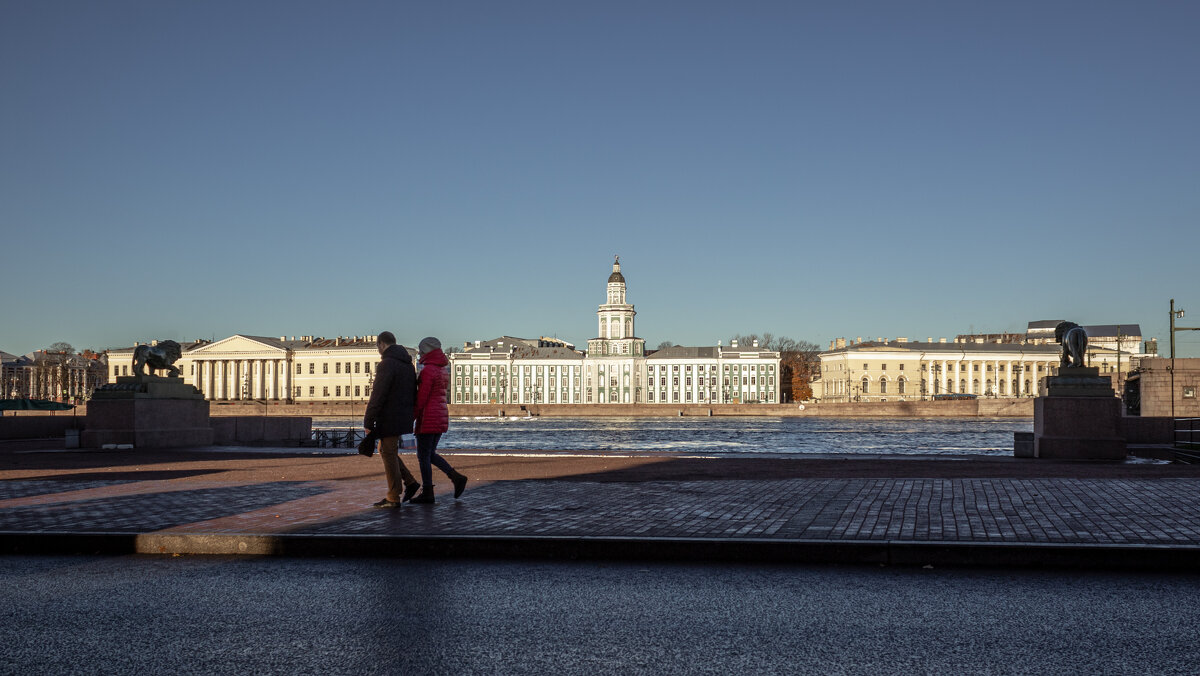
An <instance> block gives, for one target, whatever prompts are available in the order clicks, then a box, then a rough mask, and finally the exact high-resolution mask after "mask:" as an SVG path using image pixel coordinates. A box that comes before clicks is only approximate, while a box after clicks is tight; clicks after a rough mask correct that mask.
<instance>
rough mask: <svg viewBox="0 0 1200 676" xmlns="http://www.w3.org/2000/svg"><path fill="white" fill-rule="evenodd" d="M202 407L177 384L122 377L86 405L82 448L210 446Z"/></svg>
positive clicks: (199, 397) (193, 392) (196, 394)
mask: <svg viewBox="0 0 1200 676" xmlns="http://www.w3.org/2000/svg"><path fill="white" fill-rule="evenodd" d="M212 443H213V430H212V426H211V424H210V423H209V419H208V402H207V401H205V399H204V395H203V394H201V393H200V391H199V390H197V389H196V388H194V387H192V386H191V385H188V384H186V383H184V382H183V378H178V377H175V378H172V377H157V376H123V377H120V378H117V382H116V383H110V384H108V385H104V386H103V387H101V388H99V389H97V390H96V392H95V393H94V394H93V395H92V398H91V400H89V401H88V409H87V425H86V427H85V428H84V431H83V446H84V447H87V448H101V447H104V446H108V445H119V446H120V445H132V446H133V447H135V448H173V447H185V446H211V445H212Z"/></svg>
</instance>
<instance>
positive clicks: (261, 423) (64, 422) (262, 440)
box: [0, 414, 312, 446]
mask: <svg viewBox="0 0 1200 676" xmlns="http://www.w3.org/2000/svg"><path fill="white" fill-rule="evenodd" d="M210 420H211V422H212V428H213V443H215V444H216V445H218V446H234V445H264V444H270V445H275V446H298V445H300V444H301V443H306V442H308V441H309V440H311V438H312V418H311V417H308V416H275V415H272V416H261V415H248V416H220V417H212V418H211V419H210ZM86 423H87V420H86V418H84V417H83V416H76V417H74V418H73V417H71V416H64V415H61V414H60V415H56V416H48V415H24V414H22V415H16V416H14V415H11V414H9V415H6V416H3V417H0V441H12V440H31V439H56V440H58V441H60V442H61V441H62V440H63V438H64V437H65V436H66V434H67V430H83V429H86V427H87V425H86Z"/></svg>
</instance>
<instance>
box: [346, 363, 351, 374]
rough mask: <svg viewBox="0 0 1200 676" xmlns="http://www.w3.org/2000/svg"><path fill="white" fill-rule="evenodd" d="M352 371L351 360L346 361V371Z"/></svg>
mask: <svg viewBox="0 0 1200 676" xmlns="http://www.w3.org/2000/svg"><path fill="white" fill-rule="evenodd" d="M349 372H350V362H346V373H349Z"/></svg>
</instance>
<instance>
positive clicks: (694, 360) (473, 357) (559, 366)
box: [450, 259, 780, 405]
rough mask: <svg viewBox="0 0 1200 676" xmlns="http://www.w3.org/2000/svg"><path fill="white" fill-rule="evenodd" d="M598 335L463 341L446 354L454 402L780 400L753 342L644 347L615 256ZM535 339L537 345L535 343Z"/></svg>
mask: <svg viewBox="0 0 1200 676" xmlns="http://www.w3.org/2000/svg"><path fill="white" fill-rule="evenodd" d="M596 316H597V328H598V332H597V333H598V335H597V336H596V337H595V338H592V339H591V340H589V341H588V349H587V352H586V353H584V352H579V351H576V350H574V349H573V348H574V346H571V345H569V344H565V343H564V344H562V345H553V346H552V345H548V344H546V341H547V340H548V339H546V338H541V339H538V340H531V339H524V338H513V337H511V336H504V337H501V338H495V339H492V340H487V341H477V342H475V343H468V344H467V346H466V349H465V350H464V351H463V352H460V353H455V354H452V355H450V361H451V365H452V366H451V370H452V376H451V378H452V382H451V402H452V403H456V404H584V405H587V404H722V403H726V404H731V403H748V402H763V403H778V402H779V391H780V386H779V385H780V384H779V364H780V358H779V353H778V352H772V351H769V350H761V349H759V348H758V346H757V345H753V346H742V347H741V348H739V347H738V346H737V345H736V344H734V345H731V346H729V347H728V348H726V347H722V346H720V345H717V346H716V347H682V346H676V347H671V348H667V349H665V350H659V351H657V352H653V351H652V352H647V351H646V341H645V340H644V339H642V338H638V337H637V333H636V331H635V317H636V316H637V312H636V311H635V310H634V306H633V305H632V304H630V303H628V301H627V298H626V283H625V276H624V275H623V274H622V272H621V264H620V260H619V259H618V260H616V261H614V263H613V269H612V274H610V275H609V277H608V282H607V285H606V298H605V302H604V303H602V304H600V306H599V308H598V309H597V311H596ZM535 343H536V344H535Z"/></svg>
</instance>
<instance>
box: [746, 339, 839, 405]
mask: <svg viewBox="0 0 1200 676" xmlns="http://www.w3.org/2000/svg"><path fill="white" fill-rule="evenodd" d="M734 340H736V341H738V346H739V347H741V348H746V347H750V346H752V345H754V341H756V340H757V341H758V348H759V349H760V350H770V351H771V352H778V353H779V384H780V388H779V392H780V394H781V395H783V397H782V398H783V399H784V400H785V401H787V400H793V401H800V400H804V399H808V398H810V397H812V386H811V383H812V380H813V378H814V377H815V376H816V374H817V372H818V371H819V370H820V365H821V360H820V353H821V348H820V347H818V346H817V345H816V344H815V343H810V342H808V341H807V340H796V339H794V338H790V337H788V336H776V335H775V334H773V333H768V332H763V333H762V334H757V333H749V334H738V335H736V336H734V337H733V338H731V339H730V341H731V342H732V341H734Z"/></svg>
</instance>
